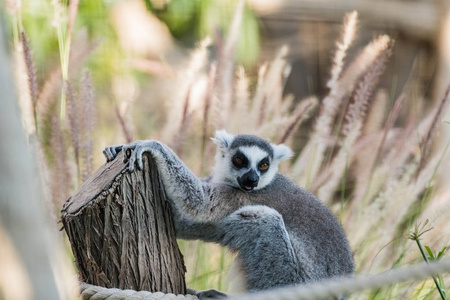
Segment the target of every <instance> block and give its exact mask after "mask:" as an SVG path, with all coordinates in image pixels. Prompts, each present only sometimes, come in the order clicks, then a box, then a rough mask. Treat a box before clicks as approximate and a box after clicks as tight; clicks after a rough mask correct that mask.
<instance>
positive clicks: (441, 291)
mask: <svg viewBox="0 0 450 300" xmlns="http://www.w3.org/2000/svg"><path fill="white" fill-rule="evenodd" d="M416 243H417V246H418V247H419V250H420V253H421V254H422V257H423V259H424V260H425V261H426V262H427V263H430V262H429V260H428V257H427V255H426V254H425V251H424V250H423V247H422V244H421V243H420V238H417V239H416ZM432 278H433V281H434V284H435V285H436V288H437V290H438V291H439V295H440V296H441V298H442V300H447V297H446V296H445V294H444V292H443V290H442V288H441V286H440V285H439V282H438V281H437V279H436V278H435V277H434V276H432Z"/></svg>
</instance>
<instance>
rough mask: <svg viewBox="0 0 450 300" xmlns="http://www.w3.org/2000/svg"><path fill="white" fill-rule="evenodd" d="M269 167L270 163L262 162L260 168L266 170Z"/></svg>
mask: <svg viewBox="0 0 450 300" xmlns="http://www.w3.org/2000/svg"><path fill="white" fill-rule="evenodd" d="M268 168H269V164H268V163H262V164H260V165H259V169H260V170H263V171H265V170H267V169H268Z"/></svg>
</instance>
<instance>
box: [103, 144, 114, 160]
mask: <svg viewBox="0 0 450 300" xmlns="http://www.w3.org/2000/svg"><path fill="white" fill-rule="evenodd" d="M111 148H112V147H106V148H105V150H103V154H104V155H105V157H106V161H107V162H110V161H112V160H113V159H114V157H116V156H115V155H114V154H113V153H112V152H111Z"/></svg>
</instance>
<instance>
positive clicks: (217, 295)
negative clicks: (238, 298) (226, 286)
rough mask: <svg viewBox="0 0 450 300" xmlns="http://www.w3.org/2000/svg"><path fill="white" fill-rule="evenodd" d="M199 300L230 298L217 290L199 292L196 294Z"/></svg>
mask: <svg viewBox="0 0 450 300" xmlns="http://www.w3.org/2000/svg"><path fill="white" fill-rule="evenodd" d="M195 295H196V296H197V297H198V299H200V300H202V299H225V298H228V295H227V294H225V293H222V292H219V291H217V290H214V289H212V290H207V291H199V292H197V293H196V294H195Z"/></svg>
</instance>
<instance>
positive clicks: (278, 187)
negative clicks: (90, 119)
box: [104, 130, 353, 292]
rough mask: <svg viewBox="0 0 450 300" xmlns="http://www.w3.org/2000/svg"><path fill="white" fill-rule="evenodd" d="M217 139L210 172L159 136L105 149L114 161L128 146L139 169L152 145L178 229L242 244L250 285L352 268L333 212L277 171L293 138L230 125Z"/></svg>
mask: <svg viewBox="0 0 450 300" xmlns="http://www.w3.org/2000/svg"><path fill="white" fill-rule="evenodd" d="M212 140H213V141H214V143H215V144H217V146H218V149H217V154H216V165H215V166H214V169H213V173H212V175H211V176H210V177H207V178H198V177H196V176H195V175H194V174H193V173H192V172H191V171H190V170H189V169H188V168H187V167H186V165H185V164H184V163H183V162H182V161H181V160H180V159H179V158H178V157H177V156H176V154H175V153H174V152H173V151H172V150H171V149H170V148H169V147H167V146H166V145H164V144H162V143H161V142H158V141H137V142H134V143H131V144H128V145H118V146H110V147H107V148H106V149H105V150H104V154H105V156H106V158H107V160H108V161H110V160H112V159H113V158H114V157H115V156H116V155H117V153H118V152H119V151H123V152H124V159H125V160H127V159H129V163H130V164H129V170H130V171H133V170H134V167H135V164H136V163H137V166H138V168H140V169H142V154H143V153H144V152H150V153H151V154H152V155H153V156H154V158H155V160H156V163H157V166H158V169H159V172H160V174H161V177H162V182H163V185H164V188H165V192H166V194H167V197H168V199H169V200H170V201H171V205H172V209H173V214H174V216H175V217H174V219H175V229H176V233H177V237H179V238H182V239H199V240H203V241H207V242H215V243H219V244H221V245H223V246H227V247H228V248H229V249H231V250H234V251H237V260H238V261H239V264H240V269H241V270H242V271H243V275H244V276H243V277H244V278H245V286H246V288H247V290H248V291H250V292H253V291H258V290H265V289H271V288H275V287H280V286H286V285H295V284H299V283H305V282H311V281H318V280H322V279H326V278H330V277H335V276H350V275H351V274H352V273H353V258H352V254H351V252H350V247H349V244H348V242H347V239H346V236H345V234H344V232H343V230H342V228H341V226H340V225H339V223H338V222H337V220H336V219H335V217H334V216H333V214H332V213H331V212H330V211H329V210H328V209H327V208H326V207H325V206H324V205H323V204H322V203H321V202H320V201H319V200H317V199H316V198H315V197H314V196H313V195H311V194H310V193H308V192H307V191H305V190H304V189H302V188H300V187H298V186H296V185H295V184H294V183H292V182H291V181H290V180H289V179H287V178H286V177H285V176H283V175H281V174H279V173H278V164H279V163H280V162H281V161H283V160H286V159H288V158H290V157H291V155H292V151H291V150H290V149H289V148H288V147H287V146H285V145H283V144H281V145H273V144H270V143H269V142H267V141H265V140H263V139H260V138H258V137H256V136H252V135H231V134H228V133H226V132H225V131H224V130H222V131H217V132H216V135H215V138H213V139H212ZM131 150H133V151H132V152H131ZM128 156H129V158H128Z"/></svg>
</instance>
